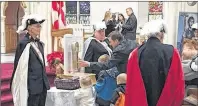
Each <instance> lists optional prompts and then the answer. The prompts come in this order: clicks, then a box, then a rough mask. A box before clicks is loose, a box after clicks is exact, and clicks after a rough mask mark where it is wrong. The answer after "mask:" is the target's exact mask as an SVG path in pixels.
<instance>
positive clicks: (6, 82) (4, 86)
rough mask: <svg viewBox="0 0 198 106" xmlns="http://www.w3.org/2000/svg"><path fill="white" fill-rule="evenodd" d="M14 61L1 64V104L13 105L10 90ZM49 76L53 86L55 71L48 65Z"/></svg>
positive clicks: (3, 105)
mask: <svg viewBox="0 0 198 106" xmlns="http://www.w3.org/2000/svg"><path fill="white" fill-rule="evenodd" d="M13 67H14V64H13V63H3V64H1V106H13V101H12V95H11V92H10V89H9V88H10V79H11V76H12V72H13ZM46 71H47V76H48V79H49V82H50V85H51V86H54V78H55V72H54V71H52V70H50V68H49V67H46Z"/></svg>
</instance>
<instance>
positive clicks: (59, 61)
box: [47, 52, 64, 74]
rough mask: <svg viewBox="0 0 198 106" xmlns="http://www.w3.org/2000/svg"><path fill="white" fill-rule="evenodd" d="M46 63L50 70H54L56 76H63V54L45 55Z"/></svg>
mask: <svg viewBox="0 0 198 106" xmlns="http://www.w3.org/2000/svg"><path fill="white" fill-rule="evenodd" d="M47 62H48V64H49V66H50V68H54V69H55V70H56V74H63V73H64V68H63V62H64V55H63V52H52V53H51V54H48V55H47Z"/></svg>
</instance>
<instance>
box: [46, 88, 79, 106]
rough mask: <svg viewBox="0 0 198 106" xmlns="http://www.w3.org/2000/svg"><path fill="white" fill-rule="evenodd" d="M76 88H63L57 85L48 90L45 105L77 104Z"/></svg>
mask: <svg viewBox="0 0 198 106" xmlns="http://www.w3.org/2000/svg"><path fill="white" fill-rule="evenodd" d="M74 92H75V90H61V89H56V87H52V88H50V90H48V91H47V97H46V103H45V106H77V104H76V99H75V97H74Z"/></svg>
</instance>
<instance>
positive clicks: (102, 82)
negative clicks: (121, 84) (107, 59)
mask: <svg viewBox="0 0 198 106" xmlns="http://www.w3.org/2000/svg"><path fill="white" fill-rule="evenodd" d="M118 74H119V72H118V70H117V68H116V67H113V68H111V69H109V70H103V71H101V72H100V73H99V78H98V80H97V83H96V85H95V89H96V92H97V97H99V98H102V99H103V100H106V101H110V100H111V98H112V95H113V92H114V90H115V89H116V87H117V84H116V77H117V75H118Z"/></svg>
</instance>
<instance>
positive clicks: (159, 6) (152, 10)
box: [148, 1, 163, 21]
mask: <svg viewBox="0 0 198 106" xmlns="http://www.w3.org/2000/svg"><path fill="white" fill-rule="evenodd" d="M156 19H163V2H162V1H149V14H148V21H151V20H156Z"/></svg>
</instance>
